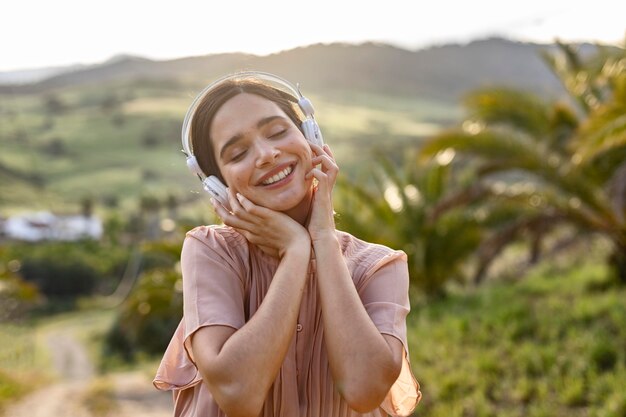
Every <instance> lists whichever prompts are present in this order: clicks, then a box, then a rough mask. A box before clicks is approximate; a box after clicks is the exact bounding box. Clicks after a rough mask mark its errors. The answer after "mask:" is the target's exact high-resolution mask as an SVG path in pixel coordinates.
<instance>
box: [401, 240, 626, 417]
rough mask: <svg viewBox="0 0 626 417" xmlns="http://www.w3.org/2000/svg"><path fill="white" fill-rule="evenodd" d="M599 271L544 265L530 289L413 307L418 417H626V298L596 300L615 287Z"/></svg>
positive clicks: (493, 285)
mask: <svg viewBox="0 0 626 417" xmlns="http://www.w3.org/2000/svg"><path fill="white" fill-rule="evenodd" d="M580 255H582V252H581V253H580ZM587 255H589V254H588V253H587ZM573 256H579V255H573ZM591 258H593V259H595V255H593V256H591ZM579 259H582V258H579ZM594 262H595V261H594V260H591V261H584V262H575V261H574V262H570V265H569V266H568V267H567V268H565V269H561V268H556V267H554V265H553V264H550V263H542V264H540V265H538V266H537V267H536V268H535V269H533V271H532V273H531V274H530V275H529V276H528V277H526V279H524V280H520V281H516V282H502V281H490V282H489V283H486V284H485V285H483V286H482V287H480V289H478V290H476V291H463V292H458V293H456V292H455V293H450V294H449V296H448V297H446V298H443V299H438V300H428V301H423V302H417V303H415V304H414V305H413V309H412V312H411V314H410V316H409V345H410V354H411V363H412V368H413V371H414V373H415V375H416V377H417V379H418V381H419V382H420V384H421V385H422V392H423V394H424V399H423V401H422V403H421V404H420V405H419V406H418V408H417V410H416V415H427V416H435V417H438V416H442V417H443V416H445V417H449V416H467V415H477V416H478V415H484V416H494V417H495V416H497V417H507V416H522V415H524V416H552V417H559V416H572V415H581V416H582V415H586V416H587V415H589V416H606V415H615V416H623V415H624V411H625V410H626V408H625V407H624V405H626V404H625V403H624V401H623V398H624V397H623V392H624V390H625V389H626V383H625V381H626V350H625V349H624V346H626V325H625V324H624V320H623V317H625V316H624V315H625V314H626V304H624V301H623V300H624V297H626V290H625V289H623V288H621V289H615V287H614V288H612V289H610V290H606V291H597V292H592V293H590V292H589V291H588V288H589V285H590V284H591V283H597V282H600V281H609V280H610V277H609V271H608V269H607V268H606V267H605V266H602V265H598V264H595V263H594Z"/></svg>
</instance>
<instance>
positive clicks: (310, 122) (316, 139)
mask: <svg viewBox="0 0 626 417" xmlns="http://www.w3.org/2000/svg"><path fill="white" fill-rule="evenodd" d="M302 132H303V133H304V137H305V138H306V140H308V141H309V142H311V143H313V144H315V145H317V146H324V138H323V136H322V131H321V130H320V127H319V126H318V124H317V122H316V121H315V120H314V119H306V120H305V121H304V122H302Z"/></svg>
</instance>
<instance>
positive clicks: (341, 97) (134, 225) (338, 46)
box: [0, 0, 626, 417]
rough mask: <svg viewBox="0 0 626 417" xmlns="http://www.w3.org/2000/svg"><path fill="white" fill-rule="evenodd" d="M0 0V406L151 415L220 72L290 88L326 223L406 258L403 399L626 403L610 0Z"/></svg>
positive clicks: (618, 128)
mask: <svg viewBox="0 0 626 417" xmlns="http://www.w3.org/2000/svg"><path fill="white" fill-rule="evenodd" d="M213 3H214V2H211V3H209V2H206V3H203V4H198V3H196V2H192V1H188V0H184V1H179V2H176V4H174V3H171V4H159V3H154V2H152V3H150V2H145V1H136V2H130V3H129V2H124V3H122V2H121V1H110V2H107V3H106V4H104V3H103V4H90V3H89V2H77V1H71V0H59V1H56V2H41V1H37V0H25V1H21V2H19V3H18V2H12V3H7V4H4V5H2V6H0V10H2V12H3V16H4V17H5V18H4V19H3V24H2V26H1V27H0V37H1V38H2V39H3V42H2V44H1V45H0V57H1V58H0V415H4V416H7V417H14V416H17V417H19V416H29V417H30V416H44V417H45V416H72V417H73V416H81V417H82V416H87V417H90V416H96V417H104V416H122V417H123V416H131V415H132V416H134V417H141V416H157V417H158V416H169V415H171V413H172V405H171V399H170V394H168V393H160V392H158V391H156V390H155V389H154V388H153V387H152V385H151V380H152V377H153V375H154V372H155V371H156V367H157V366H158V363H159V360H160V357H161V355H162V353H163V351H164V349H165V347H166V346H167V343H168V342H169V339H170V337H171V335H172V333H173V330H174V329H175V327H176V325H177V324H178V322H179V321H180V319H181V316H182V294H181V289H182V283H181V275H180V270H179V264H178V258H179V254H180V248H181V244H182V240H183V238H184V234H185V232H186V231H187V230H189V229H191V228H193V227H195V226H197V225H200V224H210V223H215V222H217V221H218V220H217V219H216V218H215V217H214V215H213V212H212V210H211V209H210V205H209V203H208V197H207V196H206V195H205V194H203V193H201V188H200V184H199V181H198V180H197V179H196V178H194V176H193V175H192V174H191V173H190V172H189V171H188V170H187V168H186V166H185V160H184V156H183V154H182V153H181V144H180V129H181V124H182V119H183V117H184V114H185V112H186V109H187V107H188V106H189V104H190V103H191V101H192V100H193V98H194V97H195V95H196V94H197V93H198V92H199V91H200V90H201V89H202V88H203V87H204V86H205V85H207V84H208V83H210V82H211V81H213V80H214V79H215V78H217V77H219V76H221V75H223V74H225V73H228V72H233V71H238V70H261V71H269V72H272V73H276V74H278V75H280V76H283V77H285V78H287V79H288V80H290V81H292V82H294V83H299V84H300V87H301V90H302V92H303V93H304V94H305V95H307V96H308V97H309V98H310V99H311V100H312V102H313V103H314V104H315V107H316V117H317V119H318V122H319V124H320V126H321V128H322V131H323V132H324V137H325V140H326V142H327V143H329V145H330V146H331V147H332V149H333V151H334V153H335V155H336V158H337V161H338V163H339V165H340V167H341V178H340V180H339V183H338V184H337V186H336V191H335V208H336V211H337V213H338V214H337V227H338V228H340V229H342V230H346V231H348V232H351V233H353V234H354V235H356V236H358V237H361V238H363V239H365V240H369V241H373V242H378V243H382V244H385V245H388V246H391V247H394V248H397V249H402V250H404V251H405V252H406V253H407V254H408V257H409V268H410V274H411V289H410V291H411V301H412V311H411V314H410V316H409V319H408V325H409V342H410V356H411V362H412V365H413V371H414V373H415V375H416V377H417V379H418V380H419V381H420V383H421V385H422V391H423V393H424V399H423V401H422V403H421V404H420V405H419V406H418V408H417V410H416V412H415V415H416V416H445V417H453V416H498V417H500V416H607V417H608V416H616V417H624V416H626V396H625V395H624V392H626V319H625V318H626V219H625V216H626V52H625V49H624V48H625V46H626V44H625V41H626V36H625V35H626V25H625V24H624V19H623V16H624V15H626V6H623V5H620V4H619V3H618V2H613V1H608V0H597V1H595V2H593V3H588V2H585V3H583V2H572V1H567V2H566V1H552V2H546V1H542V2H540V1H527V2H523V3H516V4H509V3H507V2H495V1H486V0H478V1H474V2H469V3H467V4H461V3H458V2H452V1H449V0H445V1H444V0H440V1H438V2H429V3H421V4H415V5H413V4H410V3H408V2H402V1H396V0H391V1H387V2H385V4H384V6H379V7H367V6H364V5H363V4H361V3H362V2H352V1H346V2H330V1H321V2H316V3H315V4H310V5H306V7H304V5H300V6H298V5H295V4H294V3H293V2H286V1H277V0H275V1H270V2H256V3H250V4H245V3H244V4H241V3H237V4H234V3H232V2H231V3H227V2H222V3H218V4H213Z"/></svg>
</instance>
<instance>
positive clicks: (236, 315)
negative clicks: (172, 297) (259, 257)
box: [154, 227, 247, 390]
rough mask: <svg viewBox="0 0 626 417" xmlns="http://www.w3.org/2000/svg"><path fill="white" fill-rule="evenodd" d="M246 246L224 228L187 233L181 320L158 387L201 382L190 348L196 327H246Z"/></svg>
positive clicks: (173, 387) (161, 368) (181, 386)
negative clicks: (244, 259)
mask: <svg viewBox="0 0 626 417" xmlns="http://www.w3.org/2000/svg"><path fill="white" fill-rule="evenodd" d="M245 247H247V245H246V242H245V239H244V238H243V237H242V236H241V235H239V234H237V233H235V232H233V231H232V230H230V229H226V228H216V227H200V228H196V229H194V230H192V231H190V232H189V233H187V236H186V238H185V241H184V243H183V249H182V253H181V268H182V274H183V306H184V307H183V309H184V312H183V320H182V321H181V323H180V324H179V326H178V328H177V329H176V332H175V334H174V336H173V337H172V340H171V341H170V344H169V345H168V347H167V349H166V351H165V354H164V356H163V359H162V361H161V364H160V366H159V369H158V371H157V375H156V377H155V380H154V385H155V386H156V387H157V388H158V389H161V390H183V389H186V388H190V387H193V386H195V385H197V384H198V383H199V382H201V380H202V377H201V376H200V373H199V372H198V369H197V367H196V365H195V361H194V358H193V353H192V351H191V349H190V339H191V336H192V335H193V334H194V333H195V332H196V331H197V330H198V329H200V328H201V327H204V326H213V325H219V326H228V327H232V328H235V329H239V328H241V327H242V326H243V325H244V323H245V308H244V297H245V276H246V274H247V271H246V266H245V265H246V263H245V262H243V261H242V258H243V257H245V256H246V255H245V253H244V252H245Z"/></svg>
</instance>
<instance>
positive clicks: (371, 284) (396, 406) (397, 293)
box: [358, 250, 422, 416]
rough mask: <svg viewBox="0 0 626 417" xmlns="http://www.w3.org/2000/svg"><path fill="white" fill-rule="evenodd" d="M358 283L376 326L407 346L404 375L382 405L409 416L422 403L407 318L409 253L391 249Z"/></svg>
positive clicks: (401, 374)
mask: <svg viewBox="0 0 626 417" xmlns="http://www.w3.org/2000/svg"><path fill="white" fill-rule="evenodd" d="M358 284H360V285H358V289H359V295H360V296H361V300H362V301H363V305H364V306H365V309H366V311H367V313H368V315H369V316H370V318H371V319H372V321H373V322H374V325H376V327H377V328H378V330H379V331H380V332H381V333H382V334H388V335H391V336H394V337H396V338H397V339H399V340H400V341H401V342H402V345H403V346H404V355H403V360H402V369H401V371H400V375H399V376H398V379H397V380H396V382H395V383H394V384H393V385H392V387H391V389H390V390H389V393H388V394H387V396H386V397H385V400H384V401H383V403H382V404H381V407H382V408H383V409H384V410H385V411H386V412H387V413H389V414H390V415H392V416H408V415H410V414H411V413H412V412H413V410H414V409H415V407H416V406H417V404H418V403H419V401H420V399H421V397H422V393H421V392H420V386H419V383H418V382H417V380H416V379H415V377H414V376H413V373H412V371H411V364H410V362H409V348H408V343H407V328H406V317H407V315H408V313H409V310H410V303H409V274H408V266H407V261H406V255H405V254H404V252H401V251H391V250H390V252H388V253H387V254H385V255H384V256H382V257H380V258H379V259H378V260H376V261H375V262H374V263H373V265H371V267H369V268H368V270H367V271H366V272H365V273H364V274H363V275H362V276H361V279H360V280H359V283H358Z"/></svg>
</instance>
